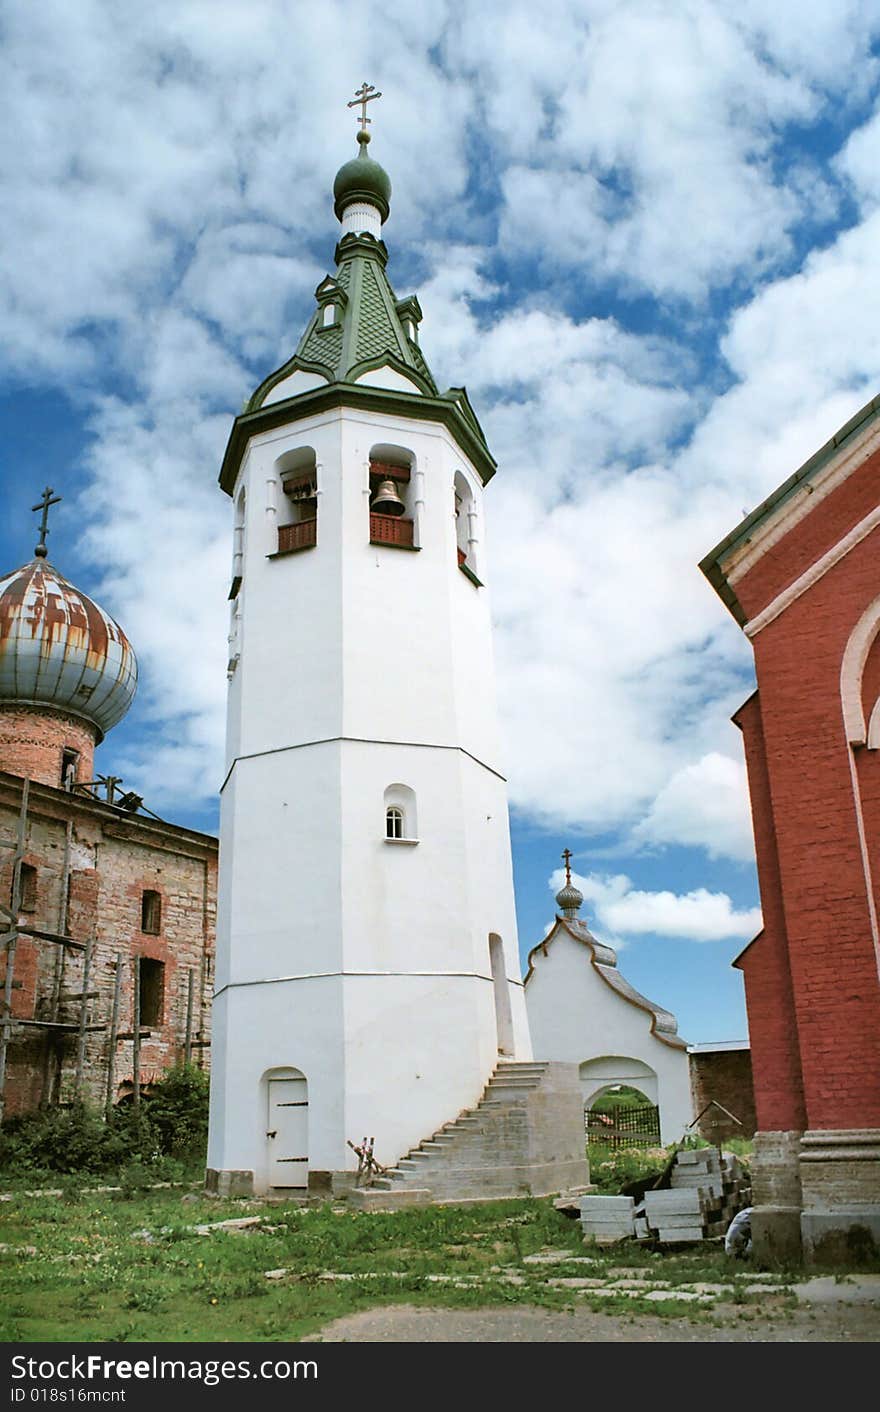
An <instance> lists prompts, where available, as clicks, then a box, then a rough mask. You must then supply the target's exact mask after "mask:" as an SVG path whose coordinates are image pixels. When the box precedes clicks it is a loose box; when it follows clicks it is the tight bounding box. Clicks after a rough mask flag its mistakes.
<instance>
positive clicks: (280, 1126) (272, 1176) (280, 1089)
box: [266, 1078, 309, 1191]
mask: <svg viewBox="0 0 880 1412" xmlns="http://www.w3.org/2000/svg"><path fill="white" fill-rule="evenodd" d="M266 1126H267V1132H266V1141H267V1143H268V1147H269V1185H270V1186H284V1187H296V1188H299V1189H300V1190H302V1191H305V1190H306V1188H307V1187H308V1184H309V1095H308V1085H307V1084H306V1081H305V1079H304V1078H298V1079H270V1080H269V1121H268V1123H267V1125H266Z"/></svg>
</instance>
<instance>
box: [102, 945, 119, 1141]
mask: <svg viewBox="0 0 880 1412" xmlns="http://www.w3.org/2000/svg"><path fill="white" fill-rule="evenodd" d="M121 995H122V952H121V951H117V953H116V981H115V983H114V986H113V1009H112V1011H111V1012H110V1053H109V1055H108V1057H107V1094H106V1098H105V1100H104V1113H105V1116H106V1117H108V1118H109V1117H110V1114H111V1113H112V1112H113V1090H114V1089H115V1087H116V1035H117V1033H118V1031H119V1000H120V997H121Z"/></svg>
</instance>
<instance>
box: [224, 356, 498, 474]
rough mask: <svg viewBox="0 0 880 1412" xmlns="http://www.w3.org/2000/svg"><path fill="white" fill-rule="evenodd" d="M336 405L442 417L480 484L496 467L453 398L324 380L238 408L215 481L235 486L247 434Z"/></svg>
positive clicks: (432, 418)
mask: <svg viewBox="0 0 880 1412" xmlns="http://www.w3.org/2000/svg"><path fill="white" fill-rule="evenodd" d="M337 407H356V408H363V409H364V410H366V411H376V412H390V413H392V414H395V415H397V416H402V417H410V418H412V419H413V420H416V421H436V422H442V423H443V424H444V426H446V427H447V429H448V430H449V431H450V432H451V433H452V435H453V436H454V437H455V438H456V440H457V441H458V442H459V444H460V445H461V448H462V450H463V451H464V452H465V453H466V454H467V456H468V457H469V458H470V460H471V461H472V463H473V465H474V467H475V468H476V471H477V474H478V475H479V477H480V479H481V481H482V483H483V485H487V484H488V482H489V481H490V480H491V479H492V477H493V475H494V474H495V471H496V470H497V463H496V461H495V458H494V457H493V456H492V453H491V452H490V451H489V449H488V447H487V446H486V444H485V442H484V441H481V440H479V439H478V438H477V437H476V436H475V435H474V432H473V429H472V427H471V425H470V423H469V421H468V419H467V418H466V417H465V415H464V413H463V411H462V409H461V407H460V405H459V403H458V402H457V401H456V400H453V399H449V398H445V397H429V396H425V395H423V394H422V393H418V392H412V393H410V392H395V391H392V390H391V389H389V388H384V387H369V386H365V385H364V384H363V383H359V384H355V383H347V382H345V383H328V385H327V386H326V387H316V388H311V389H310V390H309V391H307V392H300V393H298V394H297V395H296V396H295V397H287V398H284V399H283V400H282V401H280V402H272V403H270V404H269V406H268V407H266V406H263V407H258V408H256V409H255V410H254V411H252V412H242V413H240V415H239V416H237V417H236V418H235V421H234V422H233V424H232V430H231V432H230V434H229V441H228V443H227V446H226V451H225V453H224V456H223V464H222V466H221V468H220V475H219V482H220V486H221V488H222V489H223V490H225V491H226V494H227V495H232V494H233V492H234V490H235V481H236V477H237V475H238V471H239V467H240V465H241V462H242V458H243V456H244V453H245V450H246V449H247V445H248V442H249V441H250V439H251V437H253V436H258V435H259V434H260V433H261V432H264V431H271V430H272V429H273V428H275V427H278V426H283V425H284V424H285V423H286V422H295V421H299V420H300V419H301V418H305V417H310V416H313V415H314V414H315V413H319V412H324V411H329V410H331V409H334V408H337Z"/></svg>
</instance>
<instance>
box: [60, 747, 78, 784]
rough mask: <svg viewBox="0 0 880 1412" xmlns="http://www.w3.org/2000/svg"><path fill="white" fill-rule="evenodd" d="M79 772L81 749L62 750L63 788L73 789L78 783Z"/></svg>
mask: <svg viewBox="0 0 880 1412" xmlns="http://www.w3.org/2000/svg"><path fill="white" fill-rule="evenodd" d="M78 773H79V751H78V750H72V749H67V750H62V752H61V788H62V789H66V790H68V792H69V791H71V790H72V789H73V787H74V785H75V784H76V777H77V774H78Z"/></svg>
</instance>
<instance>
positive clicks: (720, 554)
mask: <svg viewBox="0 0 880 1412" xmlns="http://www.w3.org/2000/svg"><path fill="white" fill-rule="evenodd" d="M878 416H880V394H878V396H876V397H872V398H871V400H870V402H866V403H865V405H864V407H861V408H859V410H858V412H856V413H855V414H854V415H853V416H852V417H850V419H849V421H848V422H845V423H844V425H843V426H842V427H840V429H839V430H838V431H836V432H835V433H834V435H833V436H832V437H831V438H830V439H829V440H828V441H826V442H825V444H824V446H820V448H819V450H818V451H815V452H814V453H813V455H812V456H810V457H809V459H808V460H806V461H804V463H803V465H802V466H799V467H798V469H797V470H796V471H794V472H793V473H792V474H791V475H790V476H789V477H788V478H787V480H784V481H783V482H782V484H781V485H779V486H777V488H776V489H775V490H774V491H772V492H771V494H770V495H768V496H767V497H766V499H765V500H762V501H761V503H760V505H757V506H756V507H755V509H754V510H752V511H751V512H750V513H749V514H748V515H746V517H745V519H743V520H741V521H740V523H739V524H738V525H737V526H736V528H735V529H732V530H731V531H730V534H728V535H725V537H724V539H722V540H720V541H719V543H718V544H716V545H715V548H714V549H711V550H710V551H709V553H708V554H707V555H705V557H704V558H703V559H701V560H700V569H701V570H702V572H703V573H704V574H705V576H706V578H707V579H708V580H709V582H710V583H711V585H712V587H713V588H714V589H715V592H716V593H717V594H718V596H719V598H720V599H721V601H722V602H723V603H724V604H725V606H726V607H727V608H729V609H730V612H731V613H732V614H733V616H734V618H736V621H737V622H738V623H739V624H740V626H741V627H742V626H744V625H745V623H746V621H747V618H746V615H745V614H744V613H743V610H742V607H741V606H740V603H739V599H738V598H737V596H736V594H735V593H734V591H733V589H732V588H731V587H730V585H729V584H728V582H727V576H726V573H725V570H724V569H723V568H722V564H721V561H722V560H723V559H724V558H726V557H727V555H728V554H729V553H730V551H731V550H734V549H736V548H738V546H739V545H740V544H741V543H742V542H743V541H744V540H747V539H748V538H749V536H750V535H751V533H752V531H753V530H755V529H757V527H758V526H759V524H761V523H762V522H763V521H764V520H765V519H767V517H768V516H769V515H770V514H772V512H773V511H774V510H776V509H778V508H779V506H780V505H782V504H784V502H785V501H786V500H788V499H789V498H790V497H791V496H792V495H793V494H794V493H795V492H796V491H797V490H798V489H799V488H800V487H801V485H803V484H804V483H805V482H807V481H809V480H810V479H811V478H812V477H813V476H814V475H815V474H816V472H817V471H819V470H821V469H822V467H823V466H825V465H827V463H828V462H829V461H830V460H831V459H832V457H834V456H836V455H837V454H838V453H839V452H840V451H841V450H842V449H843V448H844V447H845V445H846V443H847V442H848V441H850V440H851V439H852V438H853V437H855V436H856V435H857V434H858V433H860V432H862V431H864V430H865V429H866V427H867V426H868V425H869V424H870V423H871V422H872V421H874V420H876V418H877V417H878Z"/></svg>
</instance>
